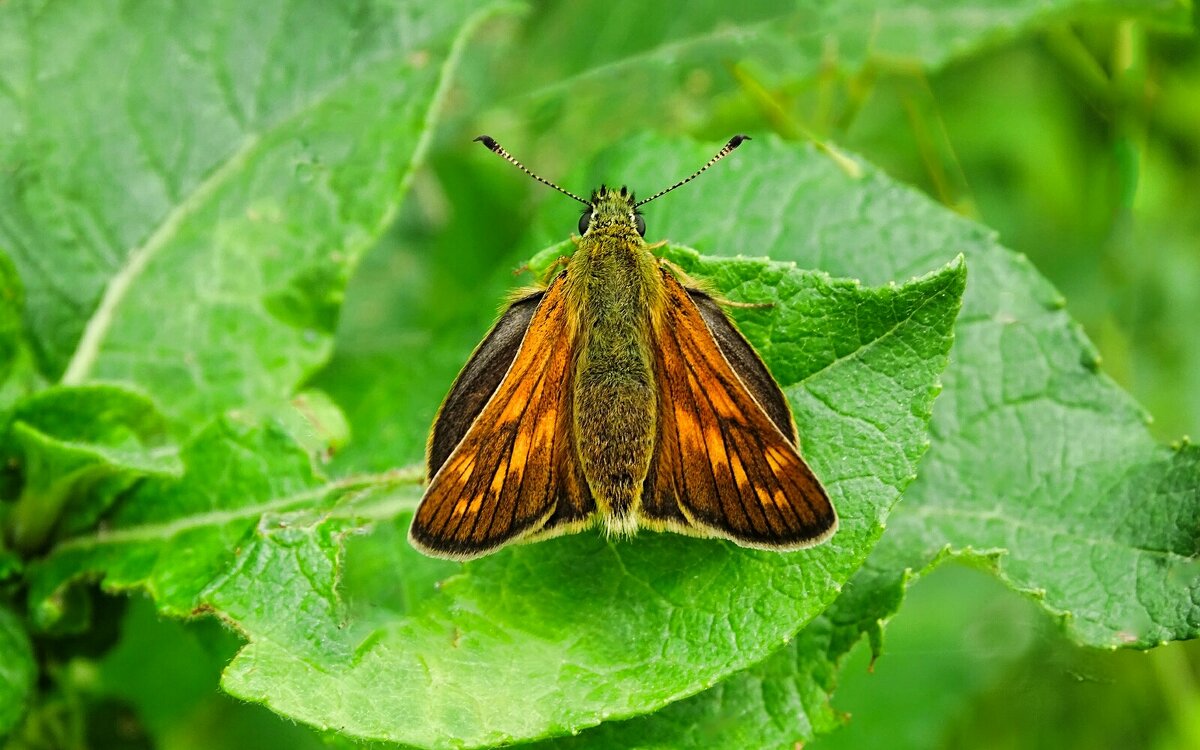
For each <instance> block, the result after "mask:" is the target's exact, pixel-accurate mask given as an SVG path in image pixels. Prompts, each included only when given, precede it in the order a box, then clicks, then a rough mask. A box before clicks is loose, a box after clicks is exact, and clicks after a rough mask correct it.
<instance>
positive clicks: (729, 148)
mask: <svg viewBox="0 0 1200 750" xmlns="http://www.w3.org/2000/svg"><path fill="white" fill-rule="evenodd" d="M748 140H750V136H748V135H735V136H734V137H732V138H730V139H729V143H726V144H725V145H724V146H723V147H722V148H721V150H720V151H718V152H717V155H716V156H714V157H713V158H711V159H709V160H708V163H707V164H705V165H704V166H703V167H700V168H699V169H697V170H696V171H695V172H693V173H692V174H691V175H689V176H688V177H685V178H684V179H682V180H680V181H679V182H677V183H675V184H674V185H672V186H671V187H669V188H667V189H666V190H660V191H658V192H657V193H655V194H654V195H652V196H650V197H649V198H646V199H645V200H640V201H638V202H637V203H635V204H634V206H633V207H634V208H637V207H638V206H644V205H646V204H647V203H649V202H650V201H652V200H654V199H655V198H661V197H663V196H664V195H666V194H667V193H669V192H671V191H672V190H674V189H675V188H677V187H680V186H681V185H686V184H687V183H689V182H691V181H692V180H694V179H696V178H697V177H699V176H700V173H701V172H703V171H704V170H706V169H708V168H709V167H711V166H712V165H714V164H716V163H717V162H719V161H721V160H722V159H724V158H725V157H726V156H729V154H730V153H732V152H733V150H734V149H735V148H737V147H738V146H740V145H742V141H748ZM494 142H495V141H493V143H494ZM489 148H490V147H489ZM493 150H494V149H493ZM518 166H520V165H518ZM539 179H540V178H539ZM564 192H565V191H564Z"/></svg>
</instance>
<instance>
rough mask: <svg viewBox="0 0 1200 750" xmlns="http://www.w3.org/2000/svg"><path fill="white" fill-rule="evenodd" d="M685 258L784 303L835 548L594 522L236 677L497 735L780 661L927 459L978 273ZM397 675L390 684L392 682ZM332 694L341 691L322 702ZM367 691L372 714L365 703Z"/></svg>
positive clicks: (410, 722) (796, 390)
mask: <svg viewBox="0 0 1200 750" xmlns="http://www.w3.org/2000/svg"><path fill="white" fill-rule="evenodd" d="M670 257H671V258H672V259H673V260H675V261H676V262H678V263H680V264H681V265H683V266H684V267H685V269H687V270H688V271H689V272H695V273H697V274H698V275H702V276H703V277H706V278H709V279H711V280H713V281H714V282H715V283H716V285H717V287H718V288H720V289H722V291H724V292H725V293H728V294H730V295H731V296H734V297H736V298H739V299H751V300H759V301H761V300H764V299H776V300H777V302H776V305H775V307H773V308H771V309H770V310H769V311H760V310H755V311H745V312H746V315H745V316H744V319H743V323H744V327H745V329H746V331H747V333H748V335H750V336H751V337H752V338H755V339H758V340H760V341H763V342H766V341H770V342H772V343H771V346H770V347H764V354H765V356H766V357H767V358H768V362H769V364H770V365H771V366H772V367H773V368H776V371H777V372H778V371H780V370H782V371H784V372H787V373H788V375H787V376H785V377H782V379H781V382H782V383H783V384H784V385H785V388H786V390H787V392H788V394H789V396H790V397H791V399H792V402H793V404H795V406H796V413H797V419H798V421H799V422H800V424H801V434H803V435H804V436H805V446H806V447H805V451H806V455H807V456H808V458H809V459H810V461H811V462H812V463H813V465H814V467H816V470H817V471H818V474H820V475H821V476H822V477H823V478H824V481H825V483H826V486H827V487H828V488H829V490H830V492H831V493H832V495H833V497H834V498H835V504H836V505H837V506H838V508H839V512H840V513H841V517H842V526H841V528H840V530H839V532H838V534H837V536H836V537H835V538H834V540H833V541H832V542H831V543H830V544H828V545H824V546H821V547H818V548H816V549H814V550H810V551H806V552H801V553H796V554H794V555H779V554H772V553H759V552H753V551H748V550H742V549H739V548H736V547H733V546H731V545H727V544H720V543H713V542H705V541H696V540H691V539H685V538H682V537H677V536H674V535H654V534H646V535H643V536H642V537H640V538H639V539H637V540H636V541H635V542H632V543H607V542H605V541H603V540H602V539H599V538H597V537H595V536H593V535H591V534H585V535H582V536H576V537H569V538H564V539H559V540H553V541H550V542H546V543H541V544H537V545H531V546H528V547H519V548H515V549H511V550H505V551H502V552H501V553H499V554H496V555H492V556H490V557H488V558H485V559H483V560H480V561H478V562H475V563H472V564H469V565H467V566H465V567H464V568H463V571H462V573H461V574H460V575H458V576H455V577H452V578H450V579H449V580H446V581H444V582H443V583H442V585H441V586H440V587H439V588H438V593H437V595H436V596H430V597H428V598H426V599H424V600H422V601H420V602H419V603H418V606H417V607H416V608H415V609H414V610H413V611H412V612H411V614H409V615H408V616H407V617H405V618H402V619H399V620H398V621H396V622H393V623H390V624H389V625H388V626H387V627H386V628H381V629H379V630H377V631H376V632H375V634H374V636H373V637H372V638H370V639H368V642H367V645H366V646H364V647H363V648H360V649H359V651H358V652H357V653H356V658H355V660H354V661H353V662H352V663H351V664H349V665H346V666H344V667H342V668H338V669H334V668H332V667H331V666H329V665H322V666H321V667H319V668H317V667H315V666H314V665H313V664H312V663H311V662H310V661H308V660H305V659H300V658H297V657H296V655H295V654H294V653H293V650H292V649H291V648H289V647H285V646H284V645H281V644H278V643H275V642H270V641H258V640H252V642H251V644H250V645H249V646H248V647H247V649H246V650H245V651H243V652H242V654H240V655H239V657H238V658H237V659H236V660H235V661H234V663H233V664H232V665H231V666H230V667H229V669H228V670H227V672H226V677H225V682H224V684H225V687H226V688H227V689H228V690H230V691H231V692H233V693H234V694H235V695H238V696H240V697H243V698H247V699H252V700H254V699H257V700H266V701H268V703H269V705H271V706H272V707H274V708H276V710H280V711H281V712H283V713H285V714H287V715H289V716H293V717H296V718H303V719H304V720H306V721H310V722H312V723H315V724H316V725H317V726H321V727H326V726H336V727H338V728H339V730H340V731H343V732H347V733H350V734H354V735H359V736H364V737H369V738H374V739H386V740H391V741H395V742H402V743H407V744H417V745H422V746H439V747H440V746H448V745H449V744H450V743H449V741H448V740H449V738H455V740H456V742H458V743H461V744H464V745H467V746H483V745H487V744H492V743H496V742H504V741H514V740H519V739H528V738H533V737H538V736H542V735H546V734H555V733H563V732H567V731H571V730H574V729H577V728H579V727H582V726H587V725H589V724H593V723H595V722H597V721H599V720H602V719H604V718H607V717H610V716H620V715H630V714H636V713H644V712H646V711H650V710H653V709H654V708H656V707H657V706H659V705H662V704H663V703H665V702H669V701H670V700H673V699H675V698H676V697H678V696H679V695H681V694H687V693H690V692H694V691H695V690H696V689H697V688H699V687H703V686H704V684H705V683H711V682H712V681H713V680H714V679H715V678H717V677H720V676H722V675H724V674H728V673H729V672H731V671H734V670H736V669H739V668H741V667H744V666H746V665H747V664H750V663H752V662H753V661H755V660H757V659H758V658H761V657H762V656H765V655H766V654H767V653H768V652H769V651H770V650H772V649H773V648H775V647H776V646H777V645H778V644H779V643H780V642H781V641H782V640H783V639H785V638H787V637H788V636H789V635H790V634H791V633H792V632H794V631H795V629H796V628H797V627H798V626H799V625H800V624H801V623H802V622H804V621H805V620H807V619H809V618H811V617H812V616H814V615H815V614H816V613H817V612H819V611H820V609H821V608H822V607H823V604H824V602H826V601H828V598H827V597H829V596H831V595H833V594H834V593H835V592H836V590H837V589H838V588H839V587H840V584H839V580H840V579H841V576H842V574H843V572H847V571H848V569H853V568H854V567H855V566H856V564H857V563H856V562H855V559H856V558H857V556H858V554H859V553H860V552H861V551H865V548H866V547H869V545H870V544H871V541H872V539H873V538H874V536H875V534H877V533H878V532H879V531H880V530H881V526H880V521H881V519H882V517H883V516H884V515H885V514H886V509H887V506H888V504H889V502H890V499H894V497H895V496H896V492H897V488H898V487H901V486H903V485H904V484H905V482H906V481H907V479H906V477H909V476H911V472H912V471H913V469H914V467H915V460H916V458H917V456H919V454H920V452H921V444H922V442H923V438H922V437H921V434H922V433H921V428H920V424H921V421H922V417H921V415H922V414H923V413H927V409H928V406H929V403H930V400H931V398H932V396H933V393H934V392H935V386H934V384H935V382H936V373H937V370H938V367H939V362H940V359H941V357H942V356H944V353H945V351H946V346H947V344H948V342H949V338H948V337H949V333H950V326H951V324H952V321H953V317H954V311H955V297H956V294H957V289H958V288H959V285H961V284H962V280H963V275H962V269H961V267H951V268H948V269H946V270H945V271H943V272H941V273H939V274H936V275H932V276H929V277H926V278H925V279H922V280H921V281H917V282H913V283H911V284H909V285H907V286H904V287H901V288H898V289H897V288H894V287H893V288H884V289H876V290H865V289H861V288H859V287H858V286H857V285H856V284H853V283H850V282H832V281H829V280H828V279H826V278H825V277H823V276H822V275H819V274H811V273H804V272H800V271H797V270H795V269H793V268H790V267H788V266H786V265H780V264H772V263H764V262H762V261H752V260H741V261H727V262H723V263H712V262H703V261H701V260H700V259H699V258H698V256H696V255H695V254H694V253H690V252H688V251H685V250H675V251H673V252H672V253H671V256H670ZM766 330H770V332H771V338H770V339H764V338H763V336H762V335H761V334H762V332H763V331H766ZM797 349H800V350H802V354H801V352H798V351H797ZM793 357H794V359H793ZM789 363H790V367H789ZM865 394H871V395H865ZM910 440H912V441H914V442H911V443H910V442H909V441H910ZM834 446H837V447H836V448H835V447H834ZM847 446H856V447H857V448H858V449H857V450H855V451H850V450H848V449H847ZM402 523H406V519H404V520H402ZM390 539H391V538H389V543H394V542H391V541H390ZM370 556H373V555H372V554H371V553H368V552H366V551H364V552H363V553H362V557H364V558H368V559H369V557H370ZM353 565H354V558H353V557H348V561H347V566H348V567H350V568H352V567H353ZM584 569H586V570H588V571H589V572H588V575H587V576H586V577H584V578H583V579H581V578H580V577H579V575H578V571H580V570H584ZM684 571H686V575H682V576H681V575H680V574H681V573H682V572H684ZM699 581H704V582H705V583H704V585H703V586H702V587H697V586H696V585H695V584H696V583H697V582H699ZM731 592H732V593H731ZM347 596H348V597H351V598H353V597H354V596H355V594H354V592H353V591H350V592H348V593H347ZM664 639H665V640H664ZM731 639H734V640H731ZM735 643H736V645H735ZM547 664H558V665H561V666H559V667H555V668H553V669H549V670H548V669H547V666H546V665H547ZM384 674H386V675H389V678H388V679H389V680H392V681H394V682H393V684H394V686H395V687H394V688H392V689H390V690H388V691H380V690H379V689H378V684H379V681H380V679H381V675H384ZM450 686H453V688H452V689H451V688H450ZM333 692H336V693H337V694H338V695H339V696H341V699H340V701H339V702H337V703H333V702H329V701H320V700H317V696H319V695H329V694H331V693H333ZM551 694H553V695H556V696H557V698H556V699H555V700H553V701H548V700H545V699H544V698H543V697H539V696H546V695H551ZM479 695H487V696H489V700H488V701H486V702H482V703H481V702H479V701H477V700H475V698H474V696H479ZM368 696H370V698H371V702H372V704H373V705H372V708H371V709H370V710H368V711H362V710H359V709H358V708H356V707H357V706H358V705H360V702H361V701H364V700H366V699H367V698H368ZM396 716H404V717H406V720H405V721H403V722H397V721H396V719H395V717H396Z"/></svg>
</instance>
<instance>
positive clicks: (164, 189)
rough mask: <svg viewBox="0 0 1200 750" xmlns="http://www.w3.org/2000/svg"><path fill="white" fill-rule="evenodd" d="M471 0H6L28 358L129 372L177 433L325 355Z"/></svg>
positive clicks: (272, 389)
mask: <svg viewBox="0 0 1200 750" xmlns="http://www.w3.org/2000/svg"><path fill="white" fill-rule="evenodd" d="M473 5H475V4H473V3H469V2H466V1H465V0H462V1H455V2H446V3H437V4H425V3H418V2H400V3H363V4H359V5H355V6H353V7H352V6H345V5H341V4H336V3H335V4H330V3H322V2H310V1H307V0H301V1H300V2H292V1H291V0H268V2H262V3H255V4H254V5H253V8H252V9H251V8H248V7H247V6H245V5H244V4H241V3H236V2H232V1H231V0H225V1H224V2H214V3H202V4H185V5H179V6H174V5H168V4H161V3H135V2H119V1H118V0H108V1H107V2H97V3H86V4H84V5H81V6H66V5H58V4H53V3H52V4H45V3H36V2H28V1H22V2H14V3H6V4H4V6H3V7H0V120H2V121H3V122H5V123H6V131H5V138H4V139H3V141H0V173H3V174H4V175H5V176H6V177H5V179H4V180H2V181H0V246H4V247H6V248H7V249H8V250H9V252H10V253H11V255H12V257H13V259H14V261H15V263H16V265H17V267H18V269H19V270H20V273H21V277H22V279H23V280H24V283H25V287H26V291H27V300H28V306H27V320H28V324H29V328H30V331H31V334H32V344H33V346H34V348H35V350H36V351H37V353H38V355H39V358H40V361H41V366H42V368H43V369H44V370H45V371H46V372H47V373H48V374H50V375H51V376H52V377H57V376H59V375H60V374H61V376H62V379H63V381H64V382H66V383H71V384H76V383H81V382H84V381H88V380H92V379H105V380H121V381H130V382H133V383H136V384H138V385H139V386H140V387H141V388H142V389H143V390H145V391H146V392H148V393H150V394H151V395H152V396H154V397H155V398H156V399H157V400H158V401H159V402H160V403H161V405H162V406H163V408H164V409H166V410H167V411H168V413H169V414H170V415H171V416H172V417H174V418H176V419H177V420H178V421H179V423H180V427H181V428H182V431H183V432H188V431H190V430H192V429H194V428H195V427H196V426H197V425H196V423H195V422H194V421H192V420H195V419H196V418H197V417H200V416H204V415H211V414H214V413H217V412H219V411H221V410H223V409H225V408H228V407H230V406H234V405H243V404H249V405H257V404H259V403H262V402H268V403H269V402H273V401H280V400H283V399H286V398H287V397H288V396H289V395H290V394H291V393H292V391H293V390H294V388H295V386H296V385H297V383H298V382H299V381H300V380H301V379H303V378H304V377H305V376H306V375H307V373H308V372H309V371H310V370H312V369H313V368H314V367H316V366H317V365H319V364H320V363H321V362H323V361H324V359H325V358H326V356H327V355H328V352H329V349H330V342H331V336H332V333H333V329H334V327H335V325H336V321H337V316H338V312H339V308H340V306H341V302H342V292H343V286H344V283H345V280H346V278H347V276H348V275H349V273H350V272H351V271H352V270H353V268H354V267H355V265H356V263H357V261H358V259H359V257H360V255H361V254H362V252H363V251H364V250H365V249H366V248H368V247H370V246H371V245H372V244H373V243H374V242H375V240H376V239H377V237H378V236H379V234H380V232H381V231H382V229H383V228H385V227H386V226H387V225H388V224H389V223H390V221H391V220H392V217H393V215H394V212H395V208H396V205H397V201H398V200H399V197H400V195H401V193H402V191H403V189H404V187H405V186H406V185H407V183H408V180H409V176H410V174H411V167H412V164H413V162H414V161H415V160H417V159H419V158H420V157H421V155H422V153H423V151H424V148H425V145H426V143H427V142H428V140H429V138H430V132H431V123H432V119H433V117H434V116H435V115H436V112H437V110H438V107H439V105H440V98H441V97H440V92H441V91H442V89H443V88H444V84H445V80H446V78H447V76H448V75H449V73H450V71H452V70H453V68H454V65H455V62H456V60H457V57H458V54H459V53H460V52H461V49H462V46H463V44H464V43H465V39H466V37H467V35H469V33H470V31H471V29H472V28H474V26H475V25H477V22H478V20H479V19H481V18H483V17H484V16H485V15H486V14H487V13H488V12H489V11H486V10H485V11H482V12H477V13H475V14H474V15H472V6H473ZM488 7H490V8H493V9H494V7H495V6H488ZM468 19H474V20H468ZM118 21H119V22H118ZM183 104H186V106H181V105H183Z"/></svg>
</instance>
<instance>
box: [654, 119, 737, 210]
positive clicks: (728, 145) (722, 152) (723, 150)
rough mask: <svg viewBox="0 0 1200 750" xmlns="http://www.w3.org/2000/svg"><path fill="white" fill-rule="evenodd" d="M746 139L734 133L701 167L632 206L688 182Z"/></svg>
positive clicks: (657, 196) (661, 195) (662, 194)
mask: <svg viewBox="0 0 1200 750" xmlns="http://www.w3.org/2000/svg"><path fill="white" fill-rule="evenodd" d="M748 140H750V136H748V135H735V136H734V137H732V138H730V139H729V143H726V144H725V145H724V146H723V147H722V148H721V150H720V151H718V152H717V155H716V156H714V157H713V158H711V159H709V160H708V163H707V164H705V165H704V166H703V167H700V168H699V169H697V170H696V171H695V172H693V173H692V174H691V175H689V176H688V177H685V178H684V179H682V180H680V181H679V182H677V183H675V184H674V185H672V186H671V187H669V188H667V189H666V190H660V191H659V192H657V193H655V194H654V195H652V196H650V197H649V198H646V199H645V200H640V201H638V202H637V203H636V204H634V208H637V207H638V206H644V205H646V204H647V203H649V202H650V201H652V200H654V199H655V198H661V197H663V196H664V195H666V194H667V193H669V192H671V191H672V190H674V189H675V188H677V187H680V186H682V185H686V184H687V183H689V182H691V181H692V180H694V179H696V178H697V177H699V176H700V173H701V172H703V171H704V170H706V169H708V168H709V167H711V166H712V165H714V164H716V163H717V162H719V161H721V160H722V159H724V158H725V157H726V156H729V154H730V153H732V152H733V150H734V149H735V148H737V147H738V146H740V145H742V141H748Z"/></svg>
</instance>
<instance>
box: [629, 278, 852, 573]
mask: <svg viewBox="0 0 1200 750" xmlns="http://www.w3.org/2000/svg"><path fill="white" fill-rule="evenodd" d="M663 281H664V291H665V295H664V296H665V299H666V303H665V306H664V310H663V315H662V319H661V321H660V322H659V326H658V330H657V332H656V334H657V344H658V346H657V351H656V357H655V371H656V372H655V375H656V380H657V382H658V390H659V404H660V406H659V412H660V413H659V419H660V429H659V444H658V446H657V449H656V453H655V458H654V461H653V464H652V469H651V473H650V476H649V477H648V479H647V486H646V491H645V493H644V494H645V497H644V499H643V514H644V515H645V516H647V520H649V521H651V522H655V521H657V522H659V523H662V524H663V525H665V526H667V527H672V528H677V529H678V530H681V531H688V530H689V528H688V527H692V528H691V529H690V530H692V531H693V532H697V531H705V532H709V533H712V534H715V535H718V536H723V537H726V538H728V539H732V540H734V541H736V542H738V543H739V544H743V545H747V546H753V547H763V548H769V549H795V548H799V547H805V546H809V545H811V544H815V543H817V542H819V541H821V540H823V539H825V538H827V537H828V536H829V535H830V534H832V533H833V530H834V528H835V527H836V525H837V515H836V514H835V512H834V510H833V506H832V505H831V504H830V502H829V498H828V497H827V496H826V494H825V491H824V489H823V488H822V487H821V484H820V482H819V481H818V480H817V478H816V477H815V476H814V475H813V473H812V471H811V470H810V469H809V467H808V465H807V464H806V463H805V462H804V459H803V458H801V457H800V454H799V453H798V452H797V450H796V447H795V446H794V445H793V443H792V439H793V437H794V436H792V435H785V433H784V432H783V430H781V429H780V425H779V424H778V422H780V421H784V423H785V424H786V425H787V426H789V427H790V425H791V421H790V418H789V419H787V420H786V421H785V420H783V419H782V417H780V416H779V415H775V417H774V419H773V418H772V417H771V416H768V414H767V412H766V411H765V410H764V407H763V406H762V405H761V404H760V403H759V402H758V401H757V400H756V399H755V397H754V396H753V395H752V394H751V391H750V390H749V389H748V388H747V385H746V383H744V382H743V380H742V379H741V378H739V376H738V374H737V373H736V372H735V371H734V368H733V367H732V366H731V365H730V360H729V359H727V358H726V355H725V354H723V353H722V348H725V349H727V350H729V349H731V348H736V347H738V346H743V347H745V348H746V349H747V353H745V354H744V355H743V353H740V352H739V353H738V356H737V357H736V358H735V359H737V360H742V359H745V360H746V362H749V361H750V358H752V360H753V361H754V362H758V363H759V366H761V362H759V361H758V358H757V355H755V354H754V353H753V350H751V349H749V344H747V343H746V342H745V340H744V339H742V338H741V335H740V334H736V329H734V328H733V327H732V325H731V324H729V323H728V321H727V320H726V321H725V324H726V325H727V326H729V329H730V331H733V333H734V334H736V337H731V336H729V335H726V336H725V337H724V338H723V340H722V344H721V345H718V343H717V340H716V339H715V338H714V334H713V332H712V331H711V330H710V329H709V326H708V324H706V323H705V316H703V315H702V314H701V312H700V309H699V308H698V307H697V305H696V303H695V302H694V301H693V300H692V298H691V297H690V296H689V294H688V291H687V290H686V289H685V288H684V287H683V285H682V284H680V283H679V281H677V280H676V279H675V277H674V276H672V275H671V274H669V273H667V272H665V271H664V272H663ZM718 312H720V311H719V309H718ZM720 314H721V315H722V316H723V315H724V314H723V313H720ZM743 369H745V363H743ZM762 369H763V371H764V372H765V367H764V368H762ZM748 377H750V378H751V379H752V380H753V379H754V375H753V372H752V371H751V373H750V374H749V375H748ZM754 385H755V386H756V387H759V388H760V390H761V384H759V383H754ZM763 397H764V398H768V399H770V398H772V396H771V394H770V393H769V392H768V393H767V394H766V395H765V396H763ZM779 398H780V399H782V395H781V394H780V396H779ZM768 407H769V408H772V409H773V410H774V411H778V405H775V404H768ZM785 408H786V405H785Z"/></svg>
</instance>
